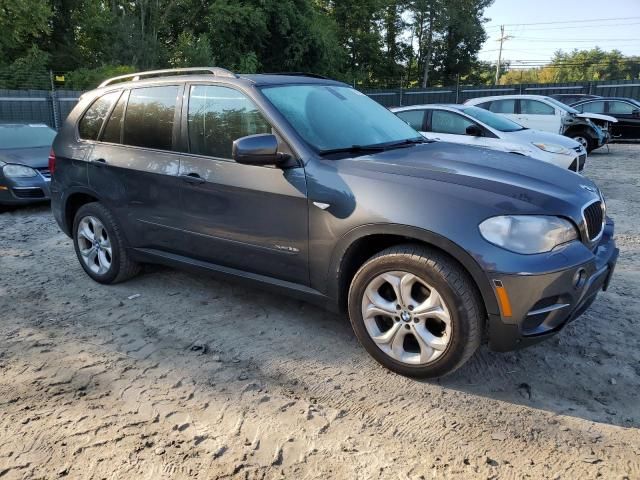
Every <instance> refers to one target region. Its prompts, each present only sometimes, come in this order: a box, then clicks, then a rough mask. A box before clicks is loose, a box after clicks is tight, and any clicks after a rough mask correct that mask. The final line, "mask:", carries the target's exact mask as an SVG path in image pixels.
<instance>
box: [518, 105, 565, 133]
mask: <svg viewBox="0 0 640 480" xmlns="http://www.w3.org/2000/svg"><path fill="white" fill-rule="evenodd" d="M517 118H518V119H517V120H516V122H517V123H519V124H520V125H524V126H525V127H527V128H532V129H534V130H542V131H543V132H551V133H557V134H560V128H561V126H562V117H561V116H560V112H559V111H558V112H556V109H555V108H554V107H552V106H551V105H548V104H546V103H544V102H541V101H539V100H531V99H521V100H520V113H519V114H518V115H517Z"/></svg>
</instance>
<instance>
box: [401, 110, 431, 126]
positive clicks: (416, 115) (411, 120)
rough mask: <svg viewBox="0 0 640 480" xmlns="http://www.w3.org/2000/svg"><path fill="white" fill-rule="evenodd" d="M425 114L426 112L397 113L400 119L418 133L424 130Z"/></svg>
mask: <svg viewBox="0 0 640 480" xmlns="http://www.w3.org/2000/svg"><path fill="white" fill-rule="evenodd" d="M424 114H425V111H424V110H406V111H404V112H397V113H396V115H398V117H400V118H401V119H402V120H404V121H405V122H406V123H407V124H408V125H411V126H412V127H413V128H414V129H415V130H418V131H420V130H424Z"/></svg>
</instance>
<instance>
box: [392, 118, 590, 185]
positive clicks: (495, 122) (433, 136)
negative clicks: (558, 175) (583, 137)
mask: <svg viewBox="0 0 640 480" xmlns="http://www.w3.org/2000/svg"><path fill="white" fill-rule="evenodd" d="M391 111H392V112H394V113H395V114H396V115H398V117H400V118H401V119H402V120H404V121H405V122H406V123H408V124H409V125H411V126H412V127H413V128H415V129H416V130H418V131H419V132H420V133H421V134H422V135H423V136H424V137H426V138H428V139H430V140H440V141H444V142H451V143H463V144H465V145H474V146H477V147H483V148H490V149H492V150H500V151H502V152H511V153H518V154H520V155H526V156H529V157H532V158H535V159H537V160H542V161H544V162H548V163H553V164H554V165H557V166H559V167H562V168H568V169H569V170H573V171H575V172H580V171H582V169H583V168H584V164H585V161H586V159H587V151H586V150H585V148H584V147H583V146H582V145H580V144H579V143H578V142H576V141H575V140H572V139H570V138H567V137H564V136H562V135H557V134H554V133H547V132H540V131H537V130H531V129H528V128H525V127H523V126H522V125H519V124H517V123H515V122H513V121H511V120H509V119H508V118H505V117H502V116H500V115H496V114H495V113H491V112H489V111H487V110H483V109H481V108H478V107H472V106H468V105H413V106H410V107H400V108H392V109H391Z"/></svg>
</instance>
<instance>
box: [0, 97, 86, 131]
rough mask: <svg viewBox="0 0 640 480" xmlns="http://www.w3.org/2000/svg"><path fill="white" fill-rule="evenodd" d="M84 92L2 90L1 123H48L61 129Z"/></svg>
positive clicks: (0, 102) (0, 100)
mask: <svg viewBox="0 0 640 480" xmlns="http://www.w3.org/2000/svg"><path fill="white" fill-rule="evenodd" d="M81 93H82V92H76V91H72V90H64V91H63V90H56V91H53V92H52V91H50V90H3V89H0V123H13V122H15V123H46V124H47V125H49V126H50V127H53V128H56V129H57V128H59V127H60V125H61V124H62V122H63V121H64V119H65V118H67V115H69V113H70V112H71V110H72V109H73V107H75V105H76V103H77V102H78V98H79V97H80V95H81Z"/></svg>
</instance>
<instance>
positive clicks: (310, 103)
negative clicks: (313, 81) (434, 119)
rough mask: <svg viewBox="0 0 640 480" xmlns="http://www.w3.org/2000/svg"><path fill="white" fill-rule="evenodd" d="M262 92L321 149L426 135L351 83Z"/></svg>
mask: <svg viewBox="0 0 640 480" xmlns="http://www.w3.org/2000/svg"><path fill="white" fill-rule="evenodd" d="M262 92H263V93H264V95H265V96H266V97H267V98H268V99H269V101H270V102H271V103H272V104H273V105H274V106H275V107H276V108H277V109H278V110H279V111H280V113H281V114H282V115H283V116H284V117H285V118H286V119H287V120H288V121H289V123H290V124H291V126H292V127H293V128H294V129H295V130H296V131H297V132H298V134H300V136H301V137H302V138H303V139H304V140H305V141H306V142H307V143H308V144H309V145H311V146H312V147H313V148H315V149H316V150H318V151H319V152H323V151H327V150H337V149H348V148H351V147H354V146H371V145H381V144H387V143H389V144H391V143H396V142H403V141H408V140H414V139H422V137H421V135H420V134H419V133H418V132H416V131H415V130H414V129H413V128H411V127H410V126H409V125H407V124H406V123H405V122H403V121H402V120H400V119H399V118H398V117H396V116H395V115H394V114H393V113H391V112H390V111H389V110H387V109H386V108H384V107H383V106H382V105H380V104H379V103H377V102H375V101H374V100H371V99H370V98H369V97H367V96H366V95H364V94H363V93H360V92H359V91H357V90H355V89H353V88H350V87H341V86H333V85H281V86H277V87H264V88H263V89H262Z"/></svg>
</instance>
